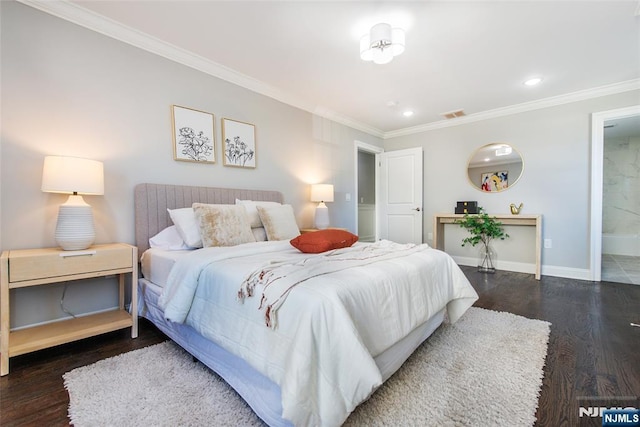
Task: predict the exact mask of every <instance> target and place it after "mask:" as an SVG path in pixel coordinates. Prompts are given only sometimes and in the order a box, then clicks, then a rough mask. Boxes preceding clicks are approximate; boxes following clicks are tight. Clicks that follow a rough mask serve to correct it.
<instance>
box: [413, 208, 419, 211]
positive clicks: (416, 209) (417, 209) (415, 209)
mask: <svg viewBox="0 0 640 427" xmlns="http://www.w3.org/2000/svg"><path fill="white" fill-rule="evenodd" d="M412 210H414V211H417V212H420V208H413V209H412Z"/></svg>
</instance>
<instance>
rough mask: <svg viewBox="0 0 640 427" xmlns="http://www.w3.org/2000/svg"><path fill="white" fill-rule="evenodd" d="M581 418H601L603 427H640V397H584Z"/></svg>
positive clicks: (580, 402)
mask: <svg viewBox="0 0 640 427" xmlns="http://www.w3.org/2000/svg"><path fill="white" fill-rule="evenodd" d="M578 402H579V404H580V406H579V408H578V417H579V418H583V419H585V418H600V419H601V420H602V426H603V427H614V426H616V427H640V409H638V408H640V396H622V397H618V396H583V397H579V398H578Z"/></svg>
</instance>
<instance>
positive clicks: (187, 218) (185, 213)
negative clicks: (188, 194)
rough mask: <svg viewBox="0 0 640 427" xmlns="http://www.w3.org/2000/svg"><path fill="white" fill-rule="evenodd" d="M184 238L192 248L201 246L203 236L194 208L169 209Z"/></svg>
mask: <svg viewBox="0 0 640 427" xmlns="http://www.w3.org/2000/svg"><path fill="white" fill-rule="evenodd" d="M167 211H168V212H169V216H170V217H171V221H173V223H174V224H175V226H176V229H177V230H178V233H180V236H181V237H182V240H184V242H185V243H186V244H187V246H189V247H191V248H201V247H202V238H201V237H200V228H199V227H198V222H197V221H196V215H195V214H194V213H193V208H180V209H167Z"/></svg>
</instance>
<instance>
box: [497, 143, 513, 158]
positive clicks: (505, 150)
mask: <svg viewBox="0 0 640 427" xmlns="http://www.w3.org/2000/svg"><path fill="white" fill-rule="evenodd" d="M511 151H512V149H511V147H510V146H508V145H504V146H502V147H499V148H497V149H496V156H508V155H509V154H511Z"/></svg>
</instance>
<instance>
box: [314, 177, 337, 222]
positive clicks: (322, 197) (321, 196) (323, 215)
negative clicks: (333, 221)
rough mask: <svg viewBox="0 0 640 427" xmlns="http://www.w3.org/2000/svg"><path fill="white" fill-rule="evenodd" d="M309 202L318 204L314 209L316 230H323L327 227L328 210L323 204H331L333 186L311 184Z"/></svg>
mask: <svg viewBox="0 0 640 427" xmlns="http://www.w3.org/2000/svg"><path fill="white" fill-rule="evenodd" d="M311 201H312V202H320V203H318V206H317V207H316V216H315V225H316V228H318V229H320V230H324V229H325V228H327V227H329V209H328V208H327V205H325V204H324V202H333V185H331V184H313V185H312V186H311Z"/></svg>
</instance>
